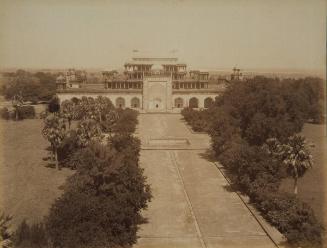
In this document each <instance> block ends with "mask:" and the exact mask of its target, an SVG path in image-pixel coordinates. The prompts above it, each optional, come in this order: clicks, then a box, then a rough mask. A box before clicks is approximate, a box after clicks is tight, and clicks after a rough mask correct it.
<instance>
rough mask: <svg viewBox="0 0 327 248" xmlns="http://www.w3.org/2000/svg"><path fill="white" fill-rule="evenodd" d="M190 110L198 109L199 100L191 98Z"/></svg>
mask: <svg viewBox="0 0 327 248" xmlns="http://www.w3.org/2000/svg"><path fill="white" fill-rule="evenodd" d="M188 106H189V107H190V108H198V107H199V100H198V99H197V98H196V97H192V98H191V99H190V101H189V105H188Z"/></svg>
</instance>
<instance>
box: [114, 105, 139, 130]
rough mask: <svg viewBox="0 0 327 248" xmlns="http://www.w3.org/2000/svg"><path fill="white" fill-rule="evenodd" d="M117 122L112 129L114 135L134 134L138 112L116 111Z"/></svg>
mask: <svg viewBox="0 0 327 248" xmlns="http://www.w3.org/2000/svg"><path fill="white" fill-rule="evenodd" d="M116 111H117V113H118V120H117V122H116V124H115V126H114V128H113V131H114V132H116V133H134V132H135V129H136V125H137V115H138V112H137V111H135V110H133V109H129V108H127V109H117V110H116Z"/></svg>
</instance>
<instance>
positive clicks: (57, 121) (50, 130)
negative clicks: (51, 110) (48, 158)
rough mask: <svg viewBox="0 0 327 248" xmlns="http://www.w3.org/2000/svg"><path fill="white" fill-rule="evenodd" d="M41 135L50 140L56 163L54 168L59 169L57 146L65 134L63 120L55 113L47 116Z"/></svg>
mask: <svg viewBox="0 0 327 248" xmlns="http://www.w3.org/2000/svg"><path fill="white" fill-rule="evenodd" d="M42 135H43V137H44V138H46V139H47V140H48V141H49V142H50V145H51V151H52V155H53V160H54V161H55V163H56V168H57V169H59V162H58V148H59V147H60V145H61V143H62V141H63V139H64V138H65V135H66V125H65V121H64V120H63V119H62V118H59V117H58V116H55V115H49V116H47V117H46V118H45V119H44V128H43V130H42Z"/></svg>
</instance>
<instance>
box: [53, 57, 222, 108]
mask: <svg viewBox="0 0 327 248" xmlns="http://www.w3.org/2000/svg"><path fill="white" fill-rule="evenodd" d="M68 72H69V73H68V75H69V77H68V76H66V77H64V76H63V75H61V76H59V77H58V78H57V95H58V97H59V98H60V100H61V101H63V100H66V99H71V98H73V97H77V98H81V97H82V96H87V97H97V96H99V95H101V96H106V97H108V98H109V99H111V101H112V102H113V103H114V104H115V105H116V106H117V107H121V108H126V107H128V108H133V109H137V110H139V111H141V112H179V111H180V110H181V109H182V108H184V107H192V108H206V107H208V106H209V105H210V103H211V102H212V100H214V98H215V97H216V96H217V95H218V94H219V93H220V92H221V91H223V90H224V88H225V84H224V83H222V82H220V81H219V80H210V79H209V73H208V72H203V71H199V70H192V71H187V66H186V64H184V63H180V62H179V61H178V58H166V57H133V58H132V59H131V61H129V62H127V63H125V65H124V71H123V73H118V71H116V70H111V71H103V72H102V79H101V82H100V83H96V84H94V83H93V84H92V83H88V82H87V80H86V81H85V80H80V81H78V80H76V79H78V78H82V79H84V77H81V76H79V75H76V76H75V77H72V73H73V70H72V69H70V70H69V71H68ZM78 73H79V71H76V74H78ZM83 73H84V72H83ZM83 75H84V74H83ZM71 78H73V79H74V81H73V82H72V81H71Z"/></svg>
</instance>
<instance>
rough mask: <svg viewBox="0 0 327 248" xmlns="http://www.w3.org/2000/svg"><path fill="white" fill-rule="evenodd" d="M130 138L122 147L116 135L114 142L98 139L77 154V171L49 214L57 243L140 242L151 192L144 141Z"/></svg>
mask: <svg viewBox="0 0 327 248" xmlns="http://www.w3.org/2000/svg"><path fill="white" fill-rule="evenodd" d="M124 139H125V141H124V149H123V150H121V151H119V150H117V149H116V148H115V147H116V144H115V143H116V139H113V140H112V141H111V142H112V143H113V145H102V144H100V143H92V144H91V145H89V146H88V147H86V148H84V149H82V150H80V151H78V152H77V154H75V156H77V157H78V161H79V162H78V163H77V164H78V166H77V172H76V174H75V175H74V176H73V177H71V178H70V180H69V182H68V184H67V186H66V191H65V193H64V194H63V195H62V196H61V197H60V198H59V199H58V200H57V201H56V202H55V204H54V205H53V207H52V208H51V210H50V215H49V217H48V219H47V228H48V230H49V235H50V238H51V240H52V242H53V243H54V244H55V246H59V247H113V246H118V245H120V246H124V245H132V244H134V243H135V242H136V231H137V229H138V225H139V224H141V223H143V222H144V221H145V220H144V218H143V217H142V216H141V214H140V211H141V209H144V208H146V207H147V201H148V200H149V199H150V197H151V194H150V189H149V186H148V185H146V184H145V177H144V176H143V175H142V170H141V169H140V168H139V166H138V154H139V147H140V146H139V141H138V140H136V138H133V137H132V136H125V137H124ZM118 140H120V139H118ZM135 144H136V145H137V146H135ZM118 147H119V145H118ZM129 151H130V152H129ZM133 151H134V152H133Z"/></svg>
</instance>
